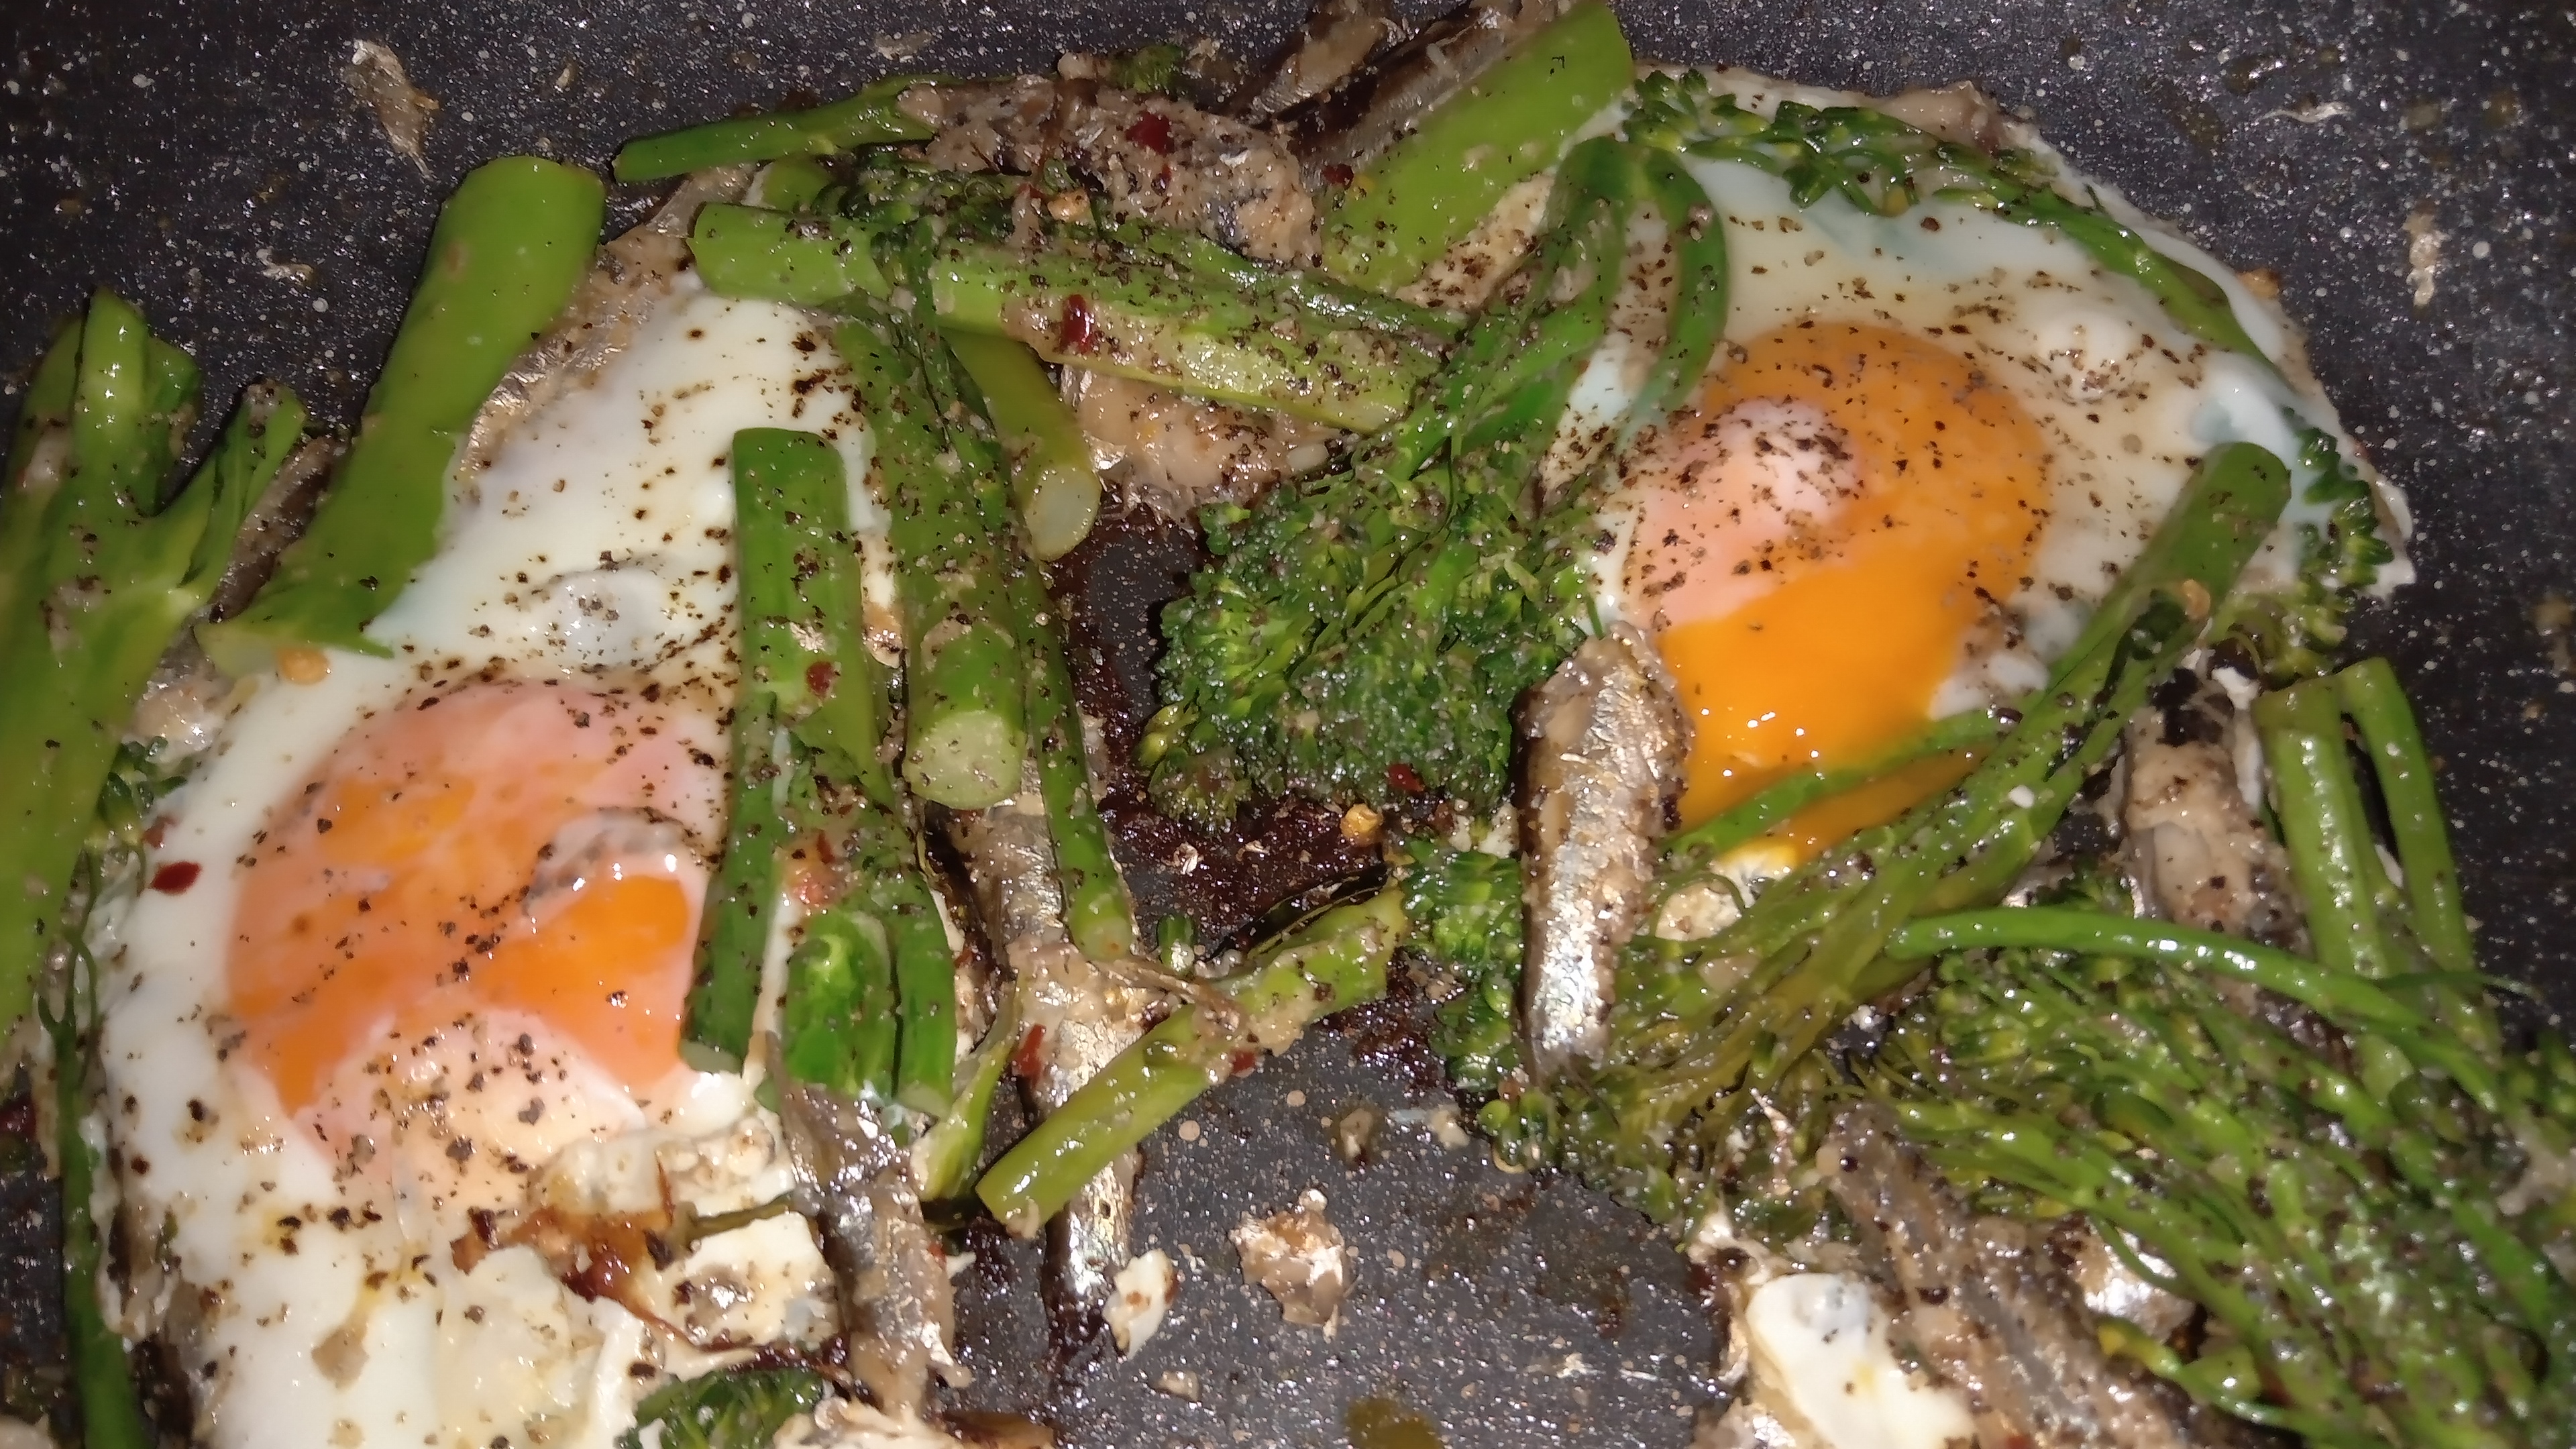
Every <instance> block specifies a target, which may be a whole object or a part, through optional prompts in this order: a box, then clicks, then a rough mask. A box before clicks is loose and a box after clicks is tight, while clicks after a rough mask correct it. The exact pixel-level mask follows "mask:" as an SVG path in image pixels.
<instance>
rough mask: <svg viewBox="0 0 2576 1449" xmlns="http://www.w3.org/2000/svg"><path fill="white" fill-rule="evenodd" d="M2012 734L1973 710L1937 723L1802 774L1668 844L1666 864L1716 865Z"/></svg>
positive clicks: (1995, 716)
mask: <svg viewBox="0 0 2576 1449" xmlns="http://www.w3.org/2000/svg"><path fill="white" fill-rule="evenodd" d="M2008 728H2009V725H2008V724H2007V722H2006V716H2005V712H2004V711H2002V710H1999V709H1979V710H1969V711H1967V712H1965V713H1963V714H1954V715H1950V716H1948V717H1947V718H1944V719H1938V720H1935V721H1933V722H1932V723H1931V725H1929V726H1928V727H1926V728H1925V729H1924V730H1923V732H1922V733H1920V734H1918V735H1916V736H1914V737H1913V738H1912V739H1910V740H1907V741H1905V742H1904V743H1902V744H1899V745H1897V746H1896V747H1894V748H1893V749H1890V750H1888V751H1886V752H1885V753H1883V754H1881V755H1879V756H1877V757H1876V758H1874V759H1871V760H1868V761H1865V762H1863V763H1861V764H1857V765H1846V766H1843V767H1841V768H1838V769H1818V770H1801V771H1799V772H1798V773H1797V774H1794V775H1791V776H1789V777H1788V778H1787V779H1784V780H1781V781H1778V782H1777V783H1774V784H1772V785H1768V786H1765V787H1764V788H1763V789H1762V791H1761V792H1760V793H1759V794H1756V795H1755V796H1754V797H1753V798H1752V799H1750V800H1747V801H1745V802H1744V803H1743V804H1741V805H1738V806H1736V807H1735V808H1733V809H1731V810H1727V811H1725V812H1723V813H1721V814H1719V815H1716V816H1713V817H1711V818H1710V819H1708V820H1705V821H1702V822H1701V823H1700V824H1698V825H1694V826H1692V827H1691V828H1690V829H1688V830H1685V831H1682V832H1681V833H1679V834H1677V835H1675V836H1673V837H1672V838H1671V839H1670V840H1667V841H1665V842H1664V856H1665V859H1666V860H1668V861H1677V862H1683V863H1684V864H1691V863H1705V862H1708V861H1713V860H1716V859H1718V858H1719V857H1721V856H1723V855H1725V854H1726V853H1727V852H1728V851H1730V850H1733V849H1734V848H1735V847H1737V846H1739V845H1742V844H1743V843H1745V842H1746V841H1748V840H1751V839H1753V838H1754V837H1755V836H1758V835H1761V834H1763V833H1764V832H1766V831H1768V830H1770V829H1771V828H1772V827H1773V826H1775V825H1778V824H1779V823H1781V822H1782V821H1784V820H1787V819H1788V818H1789V817H1790V816H1792V815H1795V814H1797V813H1798V812H1799V811H1801V810H1804V809H1806V808H1807V807H1808V806H1809V805H1812V804H1814V803H1816V802H1817V801H1819V800H1824V799H1828V798H1831V797H1832V796H1835V795H1840V794H1843V793H1845V792H1846V791H1851V790H1857V789H1859V788H1860V787H1861V786H1863V785H1867V784H1871V783H1873V782H1875V781H1878V780H1882V779H1885V778H1886V777H1887V776H1889V775H1892V774H1894V773H1896V772H1897V771H1899V770H1902V769H1904V768H1905V767H1906V766H1908V765H1911V764H1914V763H1916V762H1917V761H1920V760H1926V759H1930V758H1931V757H1932V756H1934V755H1946V754H1949V753H1950V752H1951V751H1953V750H1963V749H1967V748H1969V747H1971V746H1974V745H1990V744H1993V743H1994V742H1995V740H1996V739H1997V738H1998V737H1999V736H2001V735H2002V734H2004V733H2005V731H2006V730H2007V729H2008Z"/></svg>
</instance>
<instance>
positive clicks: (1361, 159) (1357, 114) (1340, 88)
mask: <svg viewBox="0 0 2576 1449" xmlns="http://www.w3.org/2000/svg"><path fill="white" fill-rule="evenodd" d="M1568 8H1569V7H1568V4H1567V0H1471V3H1469V4H1465V5H1461V6H1459V7H1458V8H1457V9H1455V10H1451V11H1449V12H1447V13H1445V14H1443V15H1441V16H1439V17H1438V18H1436V19H1434V20H1432V21H1430V22H1428V23H1427V24H1425V25H1423V27H1422V28H1421V29H1419V30H1416V31H1414V32H1413V33H1412V34H1411V35H1409V36H1407V37H1406V38H1405V39H1404V40H1403V41H1402V42H1401V43H1400V44H1397V45H1393V46H1389V47H1387V48H1386V49H1385V50H1384V51H1382V52H1380V53H1379V54H1377V55H1374V56H1371V57H1369V58H1368V59H1367V60H1366V61H1364V62H1362V63H1361V64H1360V65H1359V66H1358V67H1357V68H1356V69H1355V70H1353V71H1352V72H1351V73H1350V74H1349V75H1347V76H1345V77H1343V78H1342V79H1341V80H1339V81H1338V82H1337V83H1336V84H1335V85H1334V86H1333V88H1332V89H1331V90H1328V91H1325V92H1324V93H1323V94H1321V95H1318V96H1314V97H1312V98H1311V99H1308V100H1305V101H1301V102H1299V103H1298V104H1296V105H1293V106H1290V107H1288V108H1287V109H1286V110H1284V111H1281V112H1280V113H1279V115H1278V118H1277V121H1276V128H1277V131H1278V134H1279V135H1280V136H1281V137H1282V138H1283V139H1285V140H1286V142H1287V143H1288V148H1289V149H1290V150H1291V151H1294V152H1295V153H1296V156H1297V160H1298V162H1299V163H1300V164H1302V165H1303V166H1304V167H1305V168H1306V177H1307V183H1308V185H1309V186H1320V185H1322V184H1323V183H1324V179H1325V173H1326V172H1327V171H1329V170H1331V169H1332V168H1335V167H1340V166H1349V167H1354V168H1356V167H1359V166H1364V165H1366V164H1367V163H1368V162H1369V161H1371V160H1373V159H1375V158H1376V156H1377V155H1378V153H1379V152H1381V151H1384V150H1385V149H1386V148H1387V147H1389V146H1392V145H1394V144H1395V143H1396V141H1398V140H1399V139H1401V138H1402V137H1403V136H1404V135H1405V133H1406V132H1408V131H1410V130H1412V129H1413V127H1414V126H1415V125H1416V124H1417V123H1419V122H1420V121H1421V120H1422V118H1423V117H1424V116H1426V115H1428V114H1430V113H1431V111H1432V109H1433V108H1434V107H1436V106H1438V105H1439V104H1440V103H1441V102H1442V101H1445V100H1447V99H1449V97H1451V96H1452V95H1455V94H1457V93H1458V92H1459V91H1460V90H1463V89H1465V88H1466V87H1467V86H1468V85H1469V84H1470V83H1471V82H1473V81H1474V80H1475V79H1476V77H1477V76H1479V75H1482V74H1483V73H1484V72H1485V70H1486V68H1487V67H1489V66H1491V65H1492V64H1493V63H1494V62H1496V61H1498V60H1501V59H1502V58H1503V56H1504V55H1505V54H1507V53H1509V51H1510V50H1511V48H1512V47H1513V46H1514V45H1517V44H1519V43H1520V42H1521V40H1522V39H1523V38H1525V37H1527V36H1529V35H1531V34H1533V33H1535V32H1536V31H1538V30H1539V29H1541V28H1542V27H1544V26H1545V25H1546V24H1547V23H1548V22H1549V21H1552V20H1554V19H1556V18H1557V17H1558V16H1559V15H1562V14H1564V13H1565V11H1566V10H1567V9H1568Z"/></svg>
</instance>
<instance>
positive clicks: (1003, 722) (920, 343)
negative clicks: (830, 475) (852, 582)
mask: <svg viewBox="0 0 2576 1449" xmlns="http://www.w3.org/2000/svg"><path fill="white" fill-rule="evenodd" d="M846 305H848V307H849V310H850V320H849V321H848V322H846V323H844V324H843V325H842V327H841V328H840V329H839V331H838V333H837V334H836V337H837V340H838V342H839V344H840V350H841V356H842V357H843V358H844V359H845V360H846V361H847V362H848V363H849V365H850V370H851V373H852V377H853V382H854V385H855V386H856V388H857V390H858V393H859V396H860V398H861V400H862V401H863V402H864V404H865V406H866V408H867V413H868V424H869V427H870V429H871V430H872V431H873V432H874V433H875V435H876V457H877V466H878V468H879V469H880V470H881V471H882V474H883V477H884V479H885V484H886V486H885V494H886V502H887V505H888V507H890V508H891V509H892V510H893V513H894V523H893V527H892V529H891V530H890V533H889V537H890V540H891V542H892V544H893V548H894V554H895V561H896V567H897V571H898V572H897V577H898V579H899V581H900V587H901V591H902V592H901V597H900V603H901V607H902V615H903V632H904V644H905V648H906V651H907V655H906V665H905V670H904V684H905V695H906V698H907V701H908V704H909V710H908V719H907V721H906V731H907V735H908V738H907V742H906V747H905V752H904V778H905V779H906V780H907V781H908V782H910V784H911V785H912V787H913V789H914V790H915V791H917V792H919V793H920V794H921V795H922V796H923V798H925V799H929V800H932V801H936V802H937V803H939V804H942V805H946V806H949V807H950V808H952V809H958V810H975V809H981V808H983V807H985V806H987V805H993V804H997V803H999V802H1000V801H1002V800H1005V799H1008V798H1009V797H1010V795H1011V793H1012V792H1013V791H1014V790H1016V789H1018V788H1019V783H1020V765H1021V761H1022V759H1023V757H1024V756H1025V755H1026V753H1027V750H1028V733H1027V710H1026V700H1025V695H1026V677H1027V676H1026V666H1025V664H1024V662H1023V660H1022V656H1021V643H1020V640H1019V638H1018V637H1017V636H1016V634H1015V633H1014V632H1013V629H1012V619H1013V615H1014V613H1015V612H1016V611H1015V609H1014V608H1013V605H1012V602H1011V597H1010V571H1011V568H1012V561H1011V560H1010V559H1009V557H1008V556H1007V555H1006V554H1005V552H1004V550H1003V547H1002V542H1003V540H1004V539H1006V538H1007V534H1006V533H1004V532H1003V530H1005V529H1006V528H1007V527H1008V526H1009V513H1008V509H1009V503H1008V500H1007V495H1006V494H1005V491H1004V487H1005V485H1004V483H1003V480H1002V478H1001V476H1000V457H999V450H998V448H997V447H996V446H995V445H994V443H993V440H992V438H991V437H990V435H989V434H988V433H986V432H983V431H980V429H981V428H982V426H983V417H982V414H981V413H980V412H973V413H972V414H971V415H970V416H967V417H965V418H963V419H961V420H960V421H959V422H957V423H956V424H954V425H952V424H951V423H950V421H949V419H948V417H947V414H946V411H945V409H944V408H943V406H942V405H941V401H940V399H939V397H938V395H937V393H936V391H935V390H934V385H933V383H934V379H933V377H932V375H931V371H930V368H929V366H928V359H927V358H926V357H925V355H924V354H925V353H926V352H927V351H928V350H929V349H933V348H936V349H940V351H941V353H942V354H943V357H944V353H945V344H944V343H943V342H941V341H940V339H939V338H938V337H937V336H936V334H931V333H928V332H926V331H924V330H919V329H917V327H916V324H913V323H911V322H909V321H908V320H906V319H902V318H899V317H897V316H896V315H894V314H892V313H890V312H887V311H886V310H884V309H883V308H880V307H877V306H875V305H874V304H873V303H869V302H866V301H864V300H863V299H857V300H854V301H853V302H852V303H849V304H846Z"/></svg>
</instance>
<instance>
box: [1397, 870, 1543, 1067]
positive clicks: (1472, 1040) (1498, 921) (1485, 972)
mask: <svg viewBox="0 0 2576 1449" xmlns="http://www.w3.org/2000/svg"><path fill="white" fill-rule="evenodd" d="M1401 854H1402V856H1403V858H1404V860H1405V862H1406V864H1405V867H1404V916H1405V919H1406V920H1408V921H1410V922H1412V923H1413V934H1412V937H1411V939H1410V940H1409V941H1408V942H1407V943H1406V946H1407V949H1408V950H1410V951H1413V952H1416V953H1418V954H1419V955H1421V956H1422V957H1423V958H1424V959H1425V960H1427V961H1428V962H1429V963H1430V965H1431V967H1432V969H1433V970H1434V971H1435V972H1436V973H1439V974H1440V975H1442V976H1445V977H1446V978H1447V989H1446V991H1445V993H1444V992H1443V991H1440V990H1437V989H1435V991H1434V995H1435V996H1442V995H1445V999H1443V1000H1441V1002H1440V1005H1439V1007H1438V1008H1437V1010H1436V1011H1435V1012H1434V1014H1433V1018H1432V1028H1431V1049H1432V1050H1433V1051H1435V1052H1437V1053H1439V1055H1440V1060H1441V1062H1442V1063H1443V1064H1444V1065H1446V1066H1447V1067H1448V1069H1449V1080H1450V1081H1451V1082H1452V1083H1453V1084H1455V1085H1456V1086H1457V1087H1459V1088H1460V1089H1461V1090H1463V1091H1468V1092H1474V1093H1478V1094H1484V1095H1490V1094H1492V1093H1493V1092H1496V1091H1499V1090H1500V1089H1501V1087H1502V1084H1503V1080H1504V1079H1505V1078H1507V1077H1509V1076H1511V1075H1512V1073H1513V1072H1515V1071H1517V1070H1519V1069H1520V1065H1521V1049H1520V1027H1519V1024H1518V1015H1517V1012H1518V1003H1519V1001H1520V978H1521V914H1522V913H1521V867H1520V862H1518V861H1516V860H1510V859H1506V858H1504V857H1501V856H1493V855H1484V854H1481V853H1479V852H1476V851H1472V850H1464V851H1462V850H1452V849H1451V848H1449V847H1448V846H1446V845H1443V844H1441V843H1440V842H1438V841H1436V840H1428V839H1410V840H1407V841H1405V842H1404V844H1403V848H1402V851H1401Z"/></svg>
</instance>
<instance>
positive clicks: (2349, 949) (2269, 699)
mask: <svg viewBox="0 0 2576 1449" xmlns="http://www.w3.org/2000/svg"><path fill="white" fill-rule="evenodd" d="M2254 724H2255V727H2256V728H2257V729H2258V730H2260V731H2261V733H2262V736H2263V759H2264V762H2265V764H2267V765H2268V766H2269V767H2270V769H2271V775H2272V789H2273V793H2274V795H2275V797H2276V798H2277V802H2278V806H2279V812H2280V821H2281V837H2282V840H2283V842H2284V843H2285V844H2286V845H2288V847H2289V851H2290V867H2291V873H2292V874H2293V875H2294V876H2295V877H2296V878H2297V880H2298V883H2299V896H2300V899H2302V900H2303V901H2305V902H2306V903H2307V908H2308V922H2309V930H2310V933H2311V935H2312V936H2313V937H2314V939H2315V941H2316V943H2317V956H2318V959H2320V960H2322V961H2324V962H2325V963H2326V964H2327V965H2329V966H2332V967H2334V968H2335V969H2337V970H2340V971H2351V972H2356V973H2358V974H2360V975H2363V976H2370V977H2379V976H2389V975H2394V974H2396V973H2397V970H2398V968H2397V966H2396V957H2395V956H2394V955H2393V954H2392V948H2391V946H2390V944H2389V941H2388V937H2387V934H2386V931H2385V929H2384V927H2383V926H2382V924H2381V921H2380V916H2379V902H2380V900H2381V898H2382V897H2383V896H2388V895H2393V889H2392V887H2391V886H2390V885H2389V883H2388V878H2387V873H2386V872H2385V871H2384V870H2383V869H2382V868H2381V867H2380V864H2379V859H2378V856H2377V854H2376V852H2375V850H2374V849H2373V847H2372V844H2371V836H2370V822H2369V819H2368V817H2367V816H2365V815H2364V814H2363V813H2362V805H2361V787H2360V784H2359V782H2358V781H2356V780H2355V779H2354V778H2353V774H2352V765H2351V762H2350V760H2349V759H2348V758H2347V756H2346V755H2345V752H2344V733H2343V710H2342V707H2341V706H2340V704H2339V703H2338V702H2337V700H2336V698H2335V687H2334V685H2333V683H2332V682H2330V681H2326V680H2315V681H2310V682H2308V683H2303V684H2295V685H2292V686H2291V687H2289V688H2288V689H2284V690H2280V691H2277V692H2275V693H2272V694H2267V695H2265V696H2263V697H2262V698H2261V699H2259V700H2256V701H2255V702H2254Z"/></svg>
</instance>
